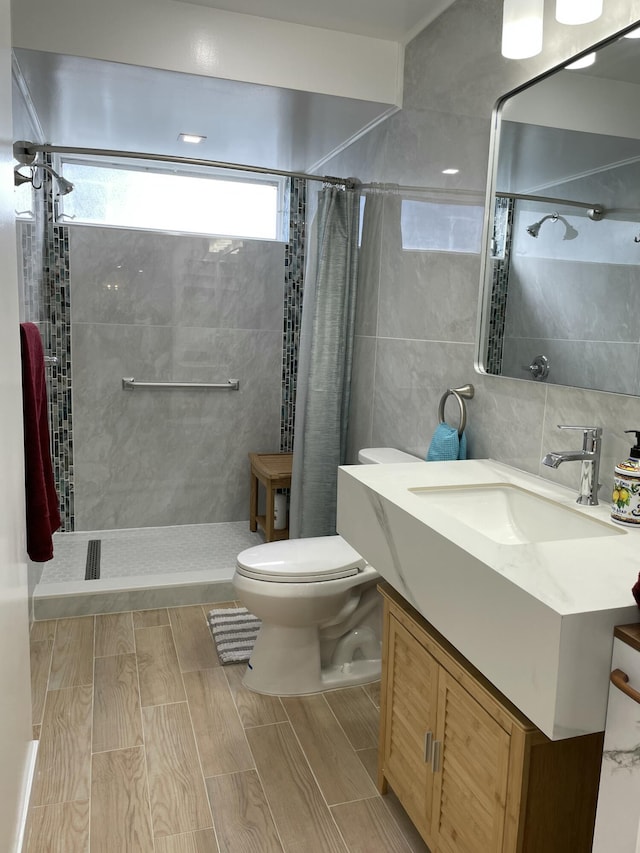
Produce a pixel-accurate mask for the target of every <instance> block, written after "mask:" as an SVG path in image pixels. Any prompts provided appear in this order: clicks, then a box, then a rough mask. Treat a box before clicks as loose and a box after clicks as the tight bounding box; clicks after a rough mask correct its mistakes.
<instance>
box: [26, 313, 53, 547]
mask: <svg viewBox="0 0 640 853" xmlns="http://www.w3.org/2000/svg"><path fill="white" fill-rule="evenodd" d="M20 345H21V348H22V399H23V406H24V465H25V491H26V499H27V553H28V555H29V556H30V557H31V559H32V560H33V561H34V562H36V563H44V562H46V561H47V560H50V559H51V558H52V557H53V538H52V536H53V533H54V532H55V531H56V530H57V529H58V528H59V527H60V523H61V522H60V510H59V505H58V495H57V494H56V487H55V484H54V480H53V466H52V464H51V455H50V452H49V422H48V416H47V385H46V379H45V373H44V370H45V368H44V353H43V352H42V339H41V337H40V332H39V331H38V327H37V326H35V325H34V324H33V323H21V324H20Z"/></svg>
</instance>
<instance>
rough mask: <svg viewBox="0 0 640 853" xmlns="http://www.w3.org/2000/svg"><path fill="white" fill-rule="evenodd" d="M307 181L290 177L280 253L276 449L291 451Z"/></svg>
mask: <svg viewBox="0 0 640 853" xmlns="http://www.w3.org/2000/svg"><path fill="white" fill-rule="evenodd" d="M306 214H307V182H306V180H304V179H302V178H291V184H290V198H289V242H288V243H287V246H286V248H285V255H284V321H283V327H282V328H283V331H282V407H281V417H280V452H281V453H291V452H292V451H293V429H294V422H295V409H296V384H297V378H298V352H299V345H300V326H301V322H302V297H303V291H304V264H305V249H306Z"/></svg>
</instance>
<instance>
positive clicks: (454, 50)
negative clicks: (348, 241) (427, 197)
mask: <svg viewBox="0 0 640 853" xmlns="http://www.w3.org/2000/svg"><path fill="white" fill-rule="evenodd" d="M546 6H547V9H546V24H545V47H544V51H543V53H542V54H541V55H540V56H538V57H535V58H533V59H530V60H524V61H521V62H514V61H511V60H506V59H504V58H503V57H502V56H501V54H500V38H501V23H502V20H501V19H502V0H457V2H456V3H454V4H453V6H451V7H450V8H449V9H448V10H447V11H445V12H444V13H443V14H442V15H441V16H440V18H439V19H437V20H436V21H435V22H434V23H433V24H432V25H431V26H430V27H429V28H428V29H427V30H425V31H424V32H423V33H421V34H420V35H419V36H418V37H417V38H416V39H414V41H412V42H411V43H410V44H409V45H408V47H407V51H406V64H405V94H404V107H403V110H402V111H401V112H399V113H397V114H396V115H395V116H392V117H391V118H390V119H389V120H388V121H387V122H386V123H385V124H384V125H382V126H379V127H377V128H376V129H375V130H374V131H373V132H372V133H370V134H368V135H367V136H366V137H364V138H363V139H361V140H359V141H358V142H356V143H355V144H354V145H352V146H351V147H350V148H349V149H347V150H346V151H345V152H343V153H342V154H341V155H340V156H339V157H337V158H335V159H334V160H333V161H331V163H329V164H328V165H327V166H326V167H325V168H326V170H327V171H329V172H330V173H331V174H356V175H358V177H359V178H360V179H362V180H363V181H376V182H397V183H399V184H401V185H421V186H427V187H434V188H437V189H466V190H475V191H479V192H481V193H482V192H484V190H485V187H486V177H487V162H488V153H489V139H490V124H491V112H492V109H493V107H494V104H495V102H496V101H497V99H498V98H499V97H500V96H502V95H504V94H505V93H507V92H509V91H511V90H512V89H514V88H515V87H517V86H518V85H520V84H522V83H524V82H525V81H526V80H528V79H531V78H533V77H534V76H536V75H537V74H539V73H541V72H543V71H545V70H547V69H550V68H552V67H554V66H555V65H557V64H558V63H560V62H562V61H564V60H566V59H567V58H568V57H570V56H572V55H573V54H575V53H577V52H578V51H580V50H583V49H584V48H586V47H587V46H589V45H590V44H593V43H595V42H597V41H598V40H600V39H602V38H605V37H606V36H608V35H610V34H612V33H614V32H615V31H616V30H618V29H621V28H622V27H624V26H627V25H628V24H630V23H633V22H634V21H636V20H640V0H629V2H617V3H613V2H611V3H605V13H604V15H603V17H602V18H601V19H600V20H599V21H597V22H594V23H592V24H588V25H585V26H581V27H566V26H561V25H560V24H557V23H556V22H555V20H554V17H553V6H554V4H553V3H551V2H547V3H546ZM449 166H455V167H457V168H459V169H460V173H459V174H458V175H453V176H445V175H443V174H442V170H443V169H444V168H447V167H449ZM393 237H394V234H393V231H388V232H387V235H386V237H385V235H383V240H382V244H381V247H380V264H379V267H380V272H379V274H376V273H375V272H374V273H372V275H371V276H370V277H369V278H368V282H367V284H368V287H367V290H366V291H365V292H364V293H362V294H361V299H362V303H361V304H364V306H365V307H364V310H361V315H362V316H361V322H360V325H359V327H358V339H357V342H356V348H355V368H354V393H353V403H352V413H351V435H350V445H349V446H350V448H351V453H352V457H351V458H352V461H355V451H356V449H357V448H358V447H359V446H364V445H371V444H373V445H377V444H381V445H382V444H390V445H394V446H397V447H399V448H401V449H403V450H408V451H411V452H413V453H416V454H418V455H420V456H423V455H424V454H425V453H426V450H427V449H428V445H429V441H430V438H431V435H432V433H433V430H434V428H435V426H436V423H437V408H438V401H439V399H440V396H441V394H442V393H443V391H444V390H445V389H446V388H447V387H450V386H452V385H456V384H458V383H464V382H473V383H474V385H475V386H476V396H475V398H474V399H473V400H471V401H470V402H469V403H468V412H469V420H468V429H467V432H468V439H469V452H470V455H471V456H474V457H487V456H490V457H493V458H495V459H500V460H502V461H504V462H508V463H510V464H513V465H516V466H518V467H520V468H524V469H525V470H528V471H532V472H535V473H539V474H542V475H543V476H545V477H549V478H550V479H556V480H558V481H560V482H564V483H565V484H567V485H570V486H576V487H577V484H578V478H579V470H577V469H576V468H575V467H572V466H571V465H563V466H561V467H560V468H559V469H558V470H557V471H552V470H551V469H549V468H545V467H544V466H541V465H540V459H541V456H542V454H543V450H544V451H546V450H548V449H551V448H553V449H561V448H569V447H572V446H573V445H574V444H575V443H576V442H577V441H579V439H578V437H577V436H575V435H573V436H572V435H568V436H567V435H564V434H561V433H560V432H559V431H558V430H557V428H556V425H557V424H559V423H593V424H599V425H601V426H602V427H603V428H604V441H603V465H602V481H603V484H604V485H603V489H602V495H603V498H604V499H605V500H607V499H608V493H610V488H611V484H612V479H613V478H612V472H613V465H614V463H615V461H616V460H618V459H621V458H625V456H626V455H627V451H628V440H627V436H624V435H623V430H625V429H628V428H631V427H635V426H636V425H640V398H638V397H631V396H623V395H620V394H615V395H612V394H608V393H602V392H594V391H583V390H576V389H571V388H564V387H560V386H552V385H549V386H546V385H545V386H543V385H539V384H536V383H533V382H525V381H519V380H516V379H507V378H500V377H492V376H483V375H479V374H478V373H476V372H475V370H474V353H475V343H474V341H475V316H476V305H477V293H478V283H479V276H480V255H479V253H469V254H460V253H453V252H437V251H433V252H424V253H422V252H404V253H401V254H400V255H399V254H398V252H397V250H396V249H394V248H393V246H394V244H395V242H396V241H395V240H394V239H393ZM390 247H391V248H390ZM369 264H370V265H371V267H372V268H373V269H374V270H375V267H376V265H375V263H372V262H371V260H369ZM365 320H366V322H365ZM447 414H448V415H450V419H451V420H453V417H454V415H455V412H454V410H453V409H452V410H451V412H449V409H447Z"/></svg>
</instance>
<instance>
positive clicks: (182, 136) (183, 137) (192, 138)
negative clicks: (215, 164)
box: [178, 133, 207, 145]
mask: <svg viewBox="0 0 640 853" xmlns="http://www.w3.org/2000/svg"><path fill="white" fill-rule="evenodd" d="M206 138H207V137H206V136H199V135H198V134H197V133H179V134H178V139H179V140H180V142H191V143H192V144H193V145H196V144H197V143H198V142H204V140H205V139H206Z"/></svg>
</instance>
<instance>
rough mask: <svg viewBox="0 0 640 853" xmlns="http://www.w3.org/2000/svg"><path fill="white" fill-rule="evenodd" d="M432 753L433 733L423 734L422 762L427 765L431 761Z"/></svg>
mask: <svg viewBox="0 0 640 853" xmlns="http://www.w3.org/2000/svg"><path fill="white" fill-rule="evenodd" d="M432 753H433V732H425V733H424V762H425V764H428V763H429V762H430V761H431V755H432Z"/></svg>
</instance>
